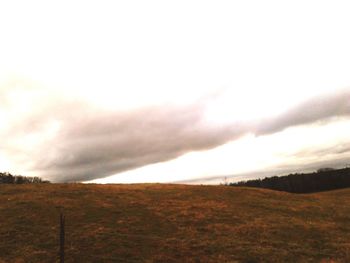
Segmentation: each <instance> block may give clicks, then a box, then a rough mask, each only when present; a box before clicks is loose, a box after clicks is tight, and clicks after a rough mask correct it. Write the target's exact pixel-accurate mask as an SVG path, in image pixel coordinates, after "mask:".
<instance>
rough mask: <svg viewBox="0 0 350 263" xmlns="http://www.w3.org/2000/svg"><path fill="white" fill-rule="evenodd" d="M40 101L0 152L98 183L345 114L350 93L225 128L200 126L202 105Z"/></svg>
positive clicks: (48, 171)
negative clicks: (30, 140)
mask: <svg viewBox="0 0 350 263" xmlns="http://www.w3.org/2000/svg"><path fill="white" fill-rule="evenodd" d="M45 96H46V95H45ZM39 101H40V103H39V105H37V107H35V108H34V109H32V110H31V111H30V112H28V113H25V114H23V115H22V116H19V117H18V118H16V119H15V120H13V121H12V122H11V124H10V125H9V127H7V129H5V130H3V131H2V134H1V135H2V137H3V138H5V139H4V140H3V141H2V142H0V146H1V148H2V152H3V153H4V154H5V155H7V156H9V157H10V158H17V159H18V160H20V162H22V163H23V165H25V164H27V165H28V169H30V170H32V171H37V172H38V173H39V174H40V175H41V176H43V177H45V178H48V179H50V180H52V181H56V182H63V181H87V180H91V179H96V178H102V177H106V176H109V175H112V174H116V173H119V172H122V171H126V170H130V169H134V168H138V167H142V166H144V165H148V164H153V163H157V162H163V161H167V160H171V159H174V158H176V157H178V156H181V155H183V154H185V153H187V152H190V151H200V150H206V149H211V148H214V147H217V146H220V145H222V144H225V143H227V142H228V141H231V140H235V139H237V138H239V137H241V136H242V135H244V134H246V133H253V134H256V135H263V134H270V133H275V132H278V131H281V130H283V129H285V128H288V127H291V126H295V125H302V124H310V123H314V122H317V121H322V120H326V119H329V118H332V117H340V116H348V115H350V104H349V103H350V90H344V91H342V92H338V93H336V94H327V95H324V96H322V97H318V98H313V99H311V100H308V101H305V102H303V103H302V104H300V105H297V106H296V107H294V108H292V109H290V110H289V111H286V112H284V113H283V114H280V115H278V116H277V117H272V118H270V119H265V120H256V121H252V122H249V123H237V122H236V123H228V124H226V125H211V124H210V123H208V122H207V121H206V120H205V116H204V112H205V110H204V109H205V107H206V104H207V101H206V100H199V101H198V102H196V103H194V104H192V105H185V106H184V105H182V106H178V105H177V106H176V105H159V106H153V107H147V108H141V109H135V110H129V111H107V110H103V109H101V108H97V107H93V106H91V105H90V104H88V103H85V102H81V101H75V100H70V99H63V98H60V97H57V96H51V97H41V98H39ZM43 101H45V102H43ZM6 107H8V108H11V107H10V106H9V104H8V103H7V104H3V108H2V109H3V110H6ZM252 107H254V105H252ZM0 110H1V106H0ZM52 123H56V124H57V125H58V127H59V128H57V131H56V132H55V134H54V135H53V136H51V137H50V136H49V137H45V136H42V137H43V138H42V139H40V136H41V134H43V133H44V131H45V129H46V128H47V127H48V126H49V125H50V124H52ZM28 135H37V136H39V143H38V144H37V146H33V147H32V148H30V147H29V148H28V147H27V148H21V147H20V146H18V144H15V143H13V142H15V141H17V140H19V139H20V138H22V137H23V136H28ZM36 138H38V137H36ZM216 161H218V160H216Z"/></svg>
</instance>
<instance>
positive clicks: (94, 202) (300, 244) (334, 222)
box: [0, 184, 350, 262]
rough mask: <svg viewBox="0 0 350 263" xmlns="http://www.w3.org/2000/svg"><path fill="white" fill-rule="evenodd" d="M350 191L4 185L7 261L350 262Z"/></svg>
mask: <svg viewBox="0 0 350 263" xmlns="http://www.w3.org/2000/svg"><path fill="white" fill-rule="evenodd" d="M349 201H350V189H346V190H338V191H332V192H324V193H318V194H309V195H296V194H288V193H282V192H275V191H270V190H262V189H248V188H237V187H229V186H183V185H157V184H150V185H147V184H145V185H81V184H66V185H55V184H51V185H1V186H0V262H57V261H58V232H59V229H58V226H59V211H60V209H63V210H64V213H65V216H66V261H67V262H350V203H349Z"/></svg>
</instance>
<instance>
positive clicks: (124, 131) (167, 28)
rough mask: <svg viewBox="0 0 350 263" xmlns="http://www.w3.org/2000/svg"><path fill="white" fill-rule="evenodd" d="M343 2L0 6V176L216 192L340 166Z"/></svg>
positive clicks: (346, 119) (344, 114)
mask: <svg viewBox="0 0 350 263" xmlns="http://www.w3.org/2000/svg"><path fill="white" fill-rule="evenodd" d="M349 12H350V4H349V3H348V2H347V1H292V2H285V1H176V2H170V1H125V2H123V1H60V2H57V3H54V2H51V1H6V2H2V3H0V34H1V41H0V136H1V138H2V139H1V141H0V171H9V172H11V173H15V174H23V175H28V176H40V177H42V178H45V179H48V180H51V181H53V182H69V181H80V182H94V183H147V182H161V183H168V182H181V183H198V184H202V183H203V184H206V183H208V184H211V183H212V184H217V183H222V182H223V180H224V178H227V180H228V181H237V180H241V179H246V178H255V177H261V176H268V175H271V176H272V175H279V174H285V173H289V172H297V171H312V170H314V169H318V168H322V167H343V166H346V165H348V164H349V163H350V139H349V136H348V135H349V134H350V74H349V72H350V49H349V47H350V35H349V34H348V32H349V30H350V16H349V15H348V14H349Z"/></svg>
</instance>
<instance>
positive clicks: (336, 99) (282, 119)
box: [256, 89, 350, 135]
mask: <svg viewBox="0 0 350 263" xmlns="http://www.w3.org/2000/svg"><path fill="white" fill-rule="evenodd" d="M349 114H350V89H346V90H342V91H336V92H334V93H333V94H325V95H323V96H317V97H314V98H312V99H309V100H306V101H304V102H303V103H301V104H299V105H297V106H295V107H293V108H292V109H290V110H288V111H286V112H284V113H281V114H279V115H278V116H276V117H274V118H270V119H264V120H261V121H258V123H257V126H256V134H257V135H259V134H269V133H274V132H277V131H280V130H283V129H285V128H287V127H290V126H297V125H302V124H308V123H313V122H316V121H322V120H325V119H328V118H331V117H342V116H347V115H349Z"/></svg>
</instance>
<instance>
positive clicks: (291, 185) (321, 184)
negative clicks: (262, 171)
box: [230, 168, 350, 193]
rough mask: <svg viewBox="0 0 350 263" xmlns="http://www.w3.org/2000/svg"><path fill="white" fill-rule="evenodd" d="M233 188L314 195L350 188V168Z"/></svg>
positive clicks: (277, 178) (282, 177) (323, 169)
mask: <svg viewBox="0 0 350 263" xmlns="http://www.w3.org/2000/svg"><path fill="white" fill-rule="evenodd" d="M230 185H232V186H248V187H259V188H268V189H272V190H279V191H287V192H292V193H312V192H319V191H326V190H332V189H340V188H345V187H350V168H343V169H338V170H336V169H333V168H322V169H319V170H317V172H314V173H309V174H289V175H286V176H273V177H266V178H264V179H255V180H249V181H241V182H237V183H231V184H230Z"/></svg>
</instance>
